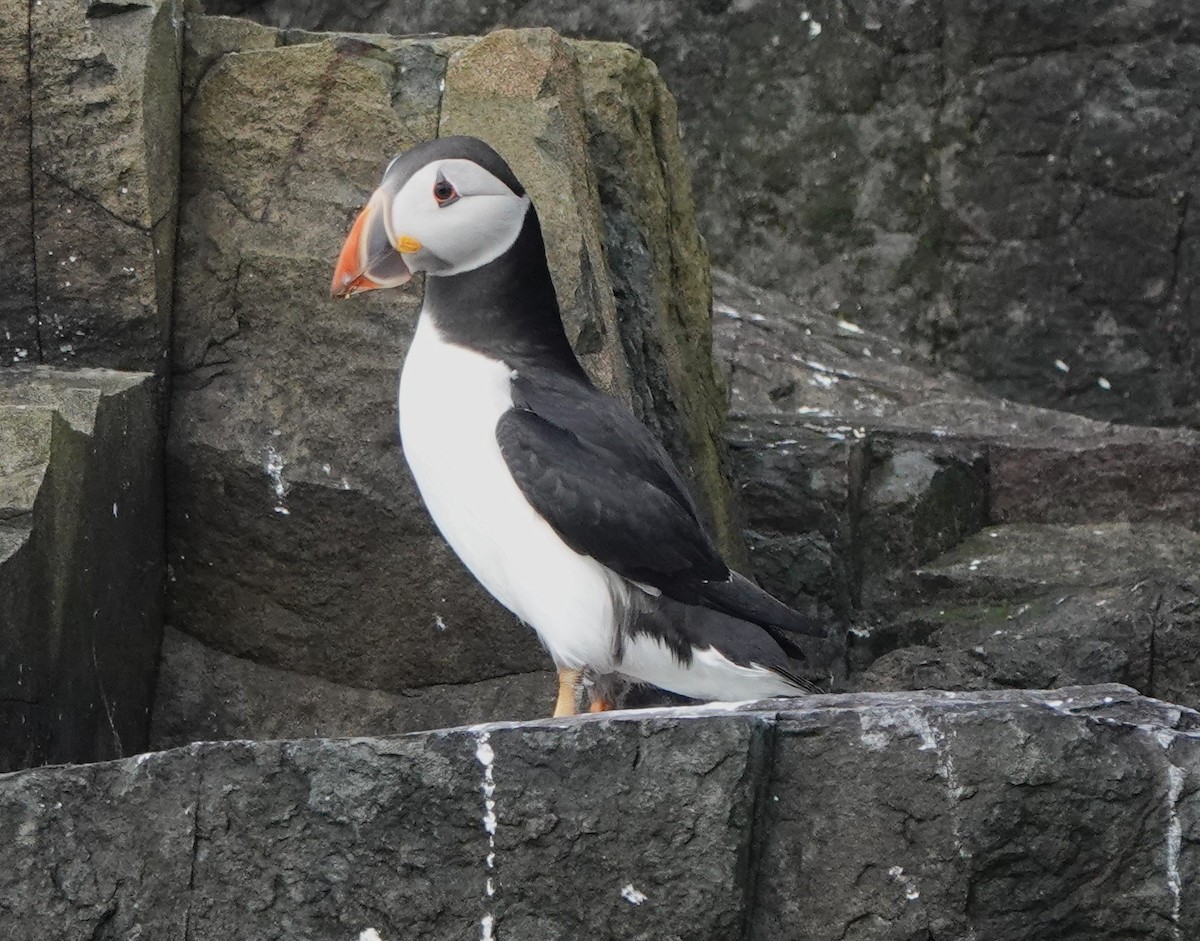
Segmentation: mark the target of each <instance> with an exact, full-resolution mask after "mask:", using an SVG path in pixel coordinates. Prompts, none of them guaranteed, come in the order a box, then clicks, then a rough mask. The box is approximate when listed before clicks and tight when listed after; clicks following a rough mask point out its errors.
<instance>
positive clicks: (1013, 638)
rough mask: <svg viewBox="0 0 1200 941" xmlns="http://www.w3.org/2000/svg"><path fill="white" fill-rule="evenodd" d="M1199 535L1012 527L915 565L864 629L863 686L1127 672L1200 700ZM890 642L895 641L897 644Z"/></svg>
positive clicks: (1017, 682)
mask: <svg viewBox="0 0 1200 941" xmlns="http://www.w3.org/2000/svg"><path fill="white" fill-rule="evenodd" d="M1197 572H1200V535H1197V534H1196V533H1195V532H1193V531H1191V530H1189V529H1186V528H1184V527H1182V526H1178V525H1174V524H1162V523H1160V524H1155V523H1135V524H1128V523H1092V524H1088V525H1076V526H1051V525H1030V524H1024V525H1007V526H997V527H992V528H989V529H986V530H984V531H983V532H981V533H979V534H977V535H976V536H974V537H973V538H971V539H969V540H967V541H966V542H964V543H963V544H962V545H960V546H958V547H956V548H955V549H954V550H952V551H951V552H948V553H946V554H945V555H944V556H941V557H940V558H938V559H936V560H934V561H933V562H932V563H930V564H929V565H926V566H923V567H922V568H921V569H920V570H919V571H918V573H917V577H918V578H919V580H920V582H921V585H922V588H923V591H922V594H921V596H920V597H919V598H914V599H911V603H910V605H909V606H908V607H907V608H905V609H903V610H902V611H901V612H900V613H899V614H898V615H897V616H896V617H895V618H894V619H893V620H892V621H891V622H890V623H886V624H882V625H878V626H874V627H872V628H870V629H868V630H864V631H863V632H862V636H861V637H860V638H858V640H859V644H858V650H857V651H856V655H857V656H860V657H866V656H867V654H868V652H869V653H870V654H873V655H874V656H876V657H878V659H875V660H874V661H873V662H872V663H871V664H870V667H869V669H867V670H866V672H865V673H864V674H863V675H862V676H861V677H858V678H857V679H856V681H855V685H856V686H858V687H859V688H862V689H906V688H910V687H913V686H916V685H921V686H933V687H937V688H944V689H981V688H985V687H993V686H1018V687H1034V688H1036V687H1041V686H1051V685H1064V684H1071V683H1095V682H1105V681H1119V682H1123V683H1128V684H1129V685H1130V686H1134V687H1136V688H1137V689H1139V690H1141V691H1142V692H1144V693H1146V694H1147V695H1152V696H1156V697H1158V698H1160V699H1165V700H1169V701H1170V702H1178V703H1183V704H1185V705H1193V704H1200V674H1198V672H1197V667H1198V666H1200V631H1198V627H1200V581H1198V580H1197ZM893 648H895V649H893Z"/></svg>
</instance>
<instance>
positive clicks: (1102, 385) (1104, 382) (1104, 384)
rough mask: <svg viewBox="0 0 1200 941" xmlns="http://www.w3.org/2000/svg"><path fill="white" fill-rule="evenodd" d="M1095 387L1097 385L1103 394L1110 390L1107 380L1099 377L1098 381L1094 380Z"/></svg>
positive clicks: (1110, 386)
mask: <svg viewBox="0 0 1200 941" xmlns="http://www.w3.org/2000/svg"><path fill="white" fill-rule="evenodd" d="M1096 385H1098V386H1099V387H1100V388H1101V389H1103V390H1104V391H1105V392H1108V391H1110V390H1111V389H1112V383H1111V382H1109V381H1108V380H1107V379H1105V378H1104V377H1103V376H1101V377H1100V378H1099V379H1097V380H1096Z"/></svg>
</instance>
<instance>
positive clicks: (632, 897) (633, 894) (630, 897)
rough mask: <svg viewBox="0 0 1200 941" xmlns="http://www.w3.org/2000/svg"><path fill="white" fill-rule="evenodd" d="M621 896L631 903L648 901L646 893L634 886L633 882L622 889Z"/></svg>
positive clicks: (638, 903)
mask: <svg viewBox="0 0 1200 941" xmlns="http://www.w3.org/2000/svg"><path fill="white" fill-rule="evenodd" d="M621 898H623V899H624V900H625V901H626V902H628V903H629V904H630V905H641V904H642V902H644V901H646V894H645V893H644V892H639V891H638V890H637V889H635V888H634V887H633V883H632V882H630V883H629V884H628V885H626V886H625V887H624V888H623V889H621Z"/></svg>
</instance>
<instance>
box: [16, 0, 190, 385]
mask: <svg viewBox="0 0 1200 941" xmlns="http://www.w3.org/2000/svg"><path fill="white" fill-rule="evenodd" d="M2 9H3V11H4V12H3V15H2V16H0V20H3V26H2V27H0V77H2V78H3V86H4V91H3V96H4V97H3V100H2V101H0V111H3V112H4V117H3V118H0V122H2V123H0V158H3V160H4V163H5V167H6V171H5V180H4V182H3V184H0V187H3V188H2V189H0V205H2V206H3V208H0V229H2V230H3V233H4V234H3V236H0V237H2V238H3V240H4V242H3V248H4V249H5V257H6V260H11V264H6V266H5V271H4V273H3V274H0V296H2V300H0V365H2V366H9V365H14V364H15V365H21V364H37V363H45V364H53V365H60V366H103V367H107V368H112V369H121V370H139V371H148V372H156V373H159V374H162V373H164V372H165V371H166V366H167V347H168V345H169V344H168V333H169V330H170V320H171V292H172V280H171V279H172V264H173V259H174V250H175V208H176V195H177V194H176V183H177V179H178V174H179V96H178V89H179V67H180V66H179V51H180V41H181V36H182V20H181V4H180V3H179V2H177V0H162V2H158V0H153V2H151V0H147V2H144V3H143V2H139V3H127V4H112V3H95V4H84V3H77V2H74V0H40V2H37V3H8V4H6V6H5V7H4V8H2Z"/></svg>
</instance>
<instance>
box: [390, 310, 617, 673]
mask: <svg viewBox="0 0 1200 941" xmlns="http://www.w3.org/2000/svg"><path fill="white" fill-rule="evenodd" d="M512 375H513V374H512V370H511V369H509V367H508V366H507V365H505V364H504V363H503V362H501V361H499V360H495V359H490V358H488V357H486V356H483V355H482V354H480V353H476V352H474V351H472V350H468V349H466V348H465V347H461V346H455V345H454V344H451V343H447V342H446V341H445V340H444V339H443V338H442V336H441V335H440V334H439V333H438V330H437V328H436V327H435V326H434V324H433V323H432V322H431V320H430V318H429V317H428V315H426V314H424V313H423V314H422V315H421V319H420V322H419V323H418V325H417V331H416V335H415V336H414V337H413V342H412V346H411V347H410V348H409V351H408V358H407V359H406V360H405V362H404V369H403V371H402V373H401V376H400V438H401V442H402V444H403V445H404V456H405V457H406V458H407V459H408V464H409V467H410V468H412V473H413V477H414V478H415V479H416V481H417V487H418V488H419V489H420V491H421V497H422V498H423V499H424V501H425V505H426V506H427V507H428V509H429V514H430V516H432V517H433V521H434V523H436V524H437V527H438V529H439V530H441V533H442V535H443V536H444V537H445V539H446V541H447V542H448V543H449V544H450V546H451V548H453V549H454V551H455V552H456V553H457V554H458V557H459V558H460V559H462V561H463V563H464V564H465V565H466V566H467V568H468V569H470V570H471V574H472V575H474V576H475V577H476V578H477V579H478V580H479V582H480V583H481V584H482V585H483V586H484V588H486V589H487V590H488V591H489V592H490V593H491V594H492V595H493V596H494V597H495V598H496V600H498V601H499V602H500V603H501V604H502V605H504V606H505V607H506V608H508V610H510V611H512V612H513V613H514V614H515V615H516V616H517V617H519V618H520V619H521V620H522V621H524V622H525V623H527V624H529V625H530V626H531V627H533V629H534V630H536V631H537V633H538V636H539V637H540V638H541V640H542V643H543V644H545V645H546V648H547V649H548V650H549V651H550V655H551V656H552V657H553V658H554V661H555V663H556V664H557V665H558V666H560V667H570V668H579V667H583V666H590V667H592V668H593V669H597V670H600V671H606V670H608V669H609V668H610V667H611V664H612V657H613V650H614V647H615V644H614V631H615V624H616V616H615V611H616V608H617V606H618V605H620V604H621V603H622V600H621V599H622V597H623V593H624V592H626V591H627V588H626V586H625V584H624V581H623V580H622V579H620V578H618V577H617V576H616V575H614V574H613V573H612V572H610V571H609V570H608V569H606V568H605V567H604V566H602V565H600V563H598V562H596V561H595V560H594V559H591V558H589V557H587V556H583V555H580V554H579V553H577V552H575V551H574V550H573V549H571V548H570V547H569V546H567V545H566V544H565V543H564V542H563V541H562V540H561V539H560V538H559V537H558V534H557V533H555V532H554V530H553V529H552V528H551V527H550V525H549V524H548V523H547V522H546V521H545V520H544V519H542V517H541V516H539V515H538V514H537V513H536V512H535V511H534V510H533V508H532V507H531V506H530V505H529V502H528V501H527V500H526V499H525V497H524V495H523V494H522V493H521V491H520V489H519V488H518V487H517V485H516V483H515V481H514V480H513V479H512V475H511V474H510V473H509V470H508V465H507V464H505V462H504V457H503V455H501V453H500V446H499V444H498V443H497V441H496V422H497V421H498V420H499V419H500V416H502V415H503V414H504V413H505V412H506V411H508V410H509V409H510V408H511V407H512Z"/></svg>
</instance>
